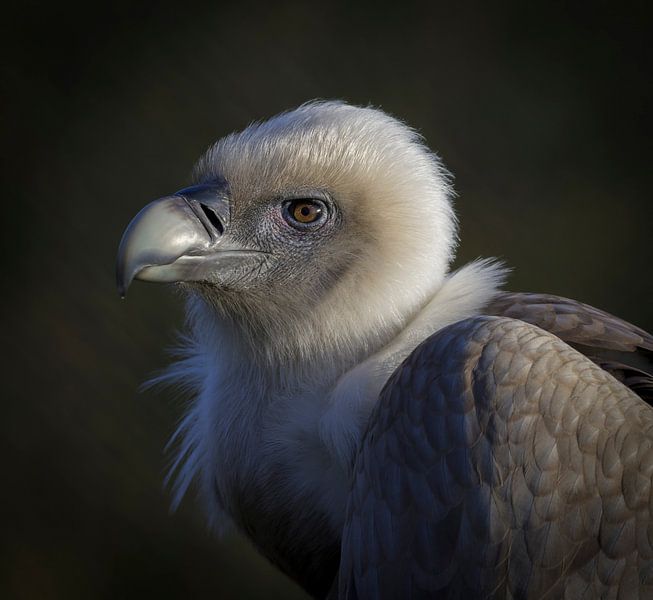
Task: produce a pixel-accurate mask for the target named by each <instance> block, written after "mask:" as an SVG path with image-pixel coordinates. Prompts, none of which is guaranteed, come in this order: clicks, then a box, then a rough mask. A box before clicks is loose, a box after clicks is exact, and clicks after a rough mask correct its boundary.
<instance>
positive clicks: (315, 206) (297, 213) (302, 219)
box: [286, 199, 325, 226]
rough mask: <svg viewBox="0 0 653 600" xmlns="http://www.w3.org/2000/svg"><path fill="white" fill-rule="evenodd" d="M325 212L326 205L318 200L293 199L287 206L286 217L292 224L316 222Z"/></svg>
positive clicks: (300, 224)
mask: <svg viewBox="0 0 653 600" xmlns="http://www.w3.org/2000/svg"><path fill="white" fill-rule="evenodd" d="M324 214H325V209H324V205H323V204H322V202H319V201H318V200H311V199H301V200H292V201H291V202H290V203H289V204H288V205H287V208H286V215H287V217H286V218H287V220H288V221H289V222H290V224H291V225H299V226H302V225H311V224H315V223H317V222H318V221H320V220H321V218H322V217H323V216H324Z"/></svg>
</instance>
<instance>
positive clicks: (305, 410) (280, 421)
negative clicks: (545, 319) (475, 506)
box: [158, 261, 505, 520]
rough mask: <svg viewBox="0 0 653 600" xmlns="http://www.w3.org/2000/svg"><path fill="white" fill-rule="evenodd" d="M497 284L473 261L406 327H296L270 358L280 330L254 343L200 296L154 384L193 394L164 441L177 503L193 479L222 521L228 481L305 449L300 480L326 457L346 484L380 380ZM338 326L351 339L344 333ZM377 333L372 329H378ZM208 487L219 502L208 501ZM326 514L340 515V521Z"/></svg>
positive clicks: (476, 307)
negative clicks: (171, 456) (170, 446)
mask: <svg viewBox="0 0 653 600" xmlns="http://www.w3.org/2000/svg"><path fill="white" fill-rule="evenodd" d="M504 276H505V270H504V269H502V268H501V267H500V266H497V265H495V264H492V263H489V262H487V261H486V262H477V263H472V264H471V265H467V266H466V267H464V268H463V269H461V270H459V271H457V272H455V273H452V274H450V275H448V276H447V277H446V278H445V279H444V282H443V283H442V284H441V285H440V287H439V288H438V289H437V290H436V291H435V292H434V293H433V294H432V295H431V297H430V298H429V299H428V300H427V301H426V302H424V303H423V304H422V306H421V307H418V308H417V310H415V311H413V313H412V318H410V320H408V321H407V322H406V320H404V321H403V322H397V321H395V322H393V321H392V319H391V318H386V319H385V322H386V323H393V326H392V327H390V328H388V332H386V334H385V335H381V334H380V333H375V335H374V336H373V339H372V340H371V341H370V340H369V339H368V340H367V341H365V340H361V339H360V338H361V336H359V335H356V329H355V328H352V329H353V330H354V331H353V334H354V335H349V337H347V336H343V337H340V338H338V337H336V336H334V335H333V332H332V333H331V334H327V333H325V332H324V328H325V327H326V326H328V325H329V322H328V320H324V321H320V320H319V319H318V320H316V321H317V323H318V324H319V323H324V325H321V326H319V325H315V324H313V325H311V329H310V333H309V334H308V335H307V332H306V330H303V331H301V332H300V331H297V330H292V329H291V330H290V331H288V330H286V331H285V333H286V334H290V335H288V336H287V337H286V338H285V339H287V340H288V339H291V340H292V339H293V338H295V339H296V340H297V339H298V340H301V341H300V342H297V341H296V342H295V344H296V345H295V346H294V350H293V349H292V348H291V347H290V346H287V347H286V349H285V350H284V351H282V352H277V353H274V352H273V346H272V340H273V339H274V338H275V337H276V336H277V335H281V333H282V332H281V331H278V332H277V330H275V329H274V328H272V325H270V329H265V331H266V335H265V336H263V337H261V336H260V335H259V336H256V335H255V329H256V328H251V326H250V325H249V324H247V326H246V327H244V326H243V325H242V323H239V322H238V321H237V320H236V321H234V320H230V319H226V318H224V316H223V315H222V316H221V315H220V314H219V313H216V311H214V310H211V309H210V307H207V305H206V304H205V302H203V301H201V300H199V299H198V298H195V299H191V301H190V302H189V305H188V318H189V326H190V335H189V337H188V338H186V340H185V341H186V344H185V345H184V346H183V347H182V349H181V360H180V361H179V362H177V363H176V364H174V365H173V366H172V367H171V368H170V369H169V370H168V372H167V373H166V374H165V375H164V376H163V377H161V378H159V379H158V381H164V382H165V381H172V382H173V383H175V384H177V385H179V384H181V386H182V387H184V388H187V389H190V390H192V391H194V393H195V394H196V399H195V401H194V403H193V404H192V405H191V409H190V410H189V412H188V413H187V415H186V417H185V418H184V421H183V422H182V424H181V426H180V428H179V430H178V432H177V433H176V434H175V436H174V438H173V442H174V441H175V440H177V441H178V442H179V451H178V458H177V461H176V462H175V464H174V465H173V470H175V469H177V470H178V472H177V483H176V496H175V501H176V502H178V501H179V500H181V497H182V496H183V495H184V493H185V491H186V490H187V488H188V486H189V485H190V483H191V481H192V480H193V479H194V478H196V477H199V479H200V480H201V481H200V484H201V487H202V488H204V494H203V495H204V496H206V497H209V498H211V500H209V502H210V503H212V506H211V510H210V512H209V514H210V515H212V516H213V517H214V520H215V519H217V518H219V517H221V516H223V515H222V514H221V513H220V512H219V511H216V506H218V507H223V508H226V509H227V511H228V512H231V509H230V507H228V506H225V504H228V502H227V498H226V497H224V496H226V495H227V491H226V490H227V488H230V487H233V485H235V483H234V482H235V480H237V479H238V478H239V477H242V478H243V479H247V478H253V477H255V476H256V473H258V472H259V471H260V469H261V468H265V467H264V465H265V463H266V461H268V462H269V461H271V460H274V461H278V460H282V459H281V458H280V456H281V455H282V454H284V453H285V456H286V457H288V456H290V455H292V453H293V452H294V451H295V450H296V449H297V448H302V449H304V448H307V447H308V448H310V451H308V452H306V451H304V454H303V455H302V456H304V457H305V458H306V459H307V460H306V461H305V462H306V464H304V465H300V464H299V463H298V462H297V460H296V459H295V458H291V459H288V460H291V462H293V464H294V468H295V469H296V471H297V473H298V476H299V477H300V478H301V477H304V478H308V479H311V480H315V481H319V480H320V478H321V477H322V473H321V472H317V471H316V472H315V473H313V476H311V473H310V471H311V469H309V467H308V466H307V465H310V466H311V468H313V467H315V466H316V465H317V464H326V463H329V461H333V465H334V466H333V469H332V474H333V476H334V477H335V478H336V479H338V480H341V484H342V486H344V485H346V481H347V473H348V471H349V469H350V467H351V465H352V462H353V457H354V456H355V452H356V448H357V447H358V444H359V442H360V438H361V436H362V434H363V432H364V428H365V426H366V423H367V420H368V418H369V414H370V412H371V410H372V408H373V406H374V404H375V403H376V401H377V399H378V396H379V393H380V390H381V388H382V386H383V384H384V383H385V382H386V381H387V379H388V377H389V376H390V375H391V374H392V372H393V371H394V370H395V369H396V368H397V366H398V365H399V364H400V363H401V361H402V360H404V358H406V356H408V354H409V353H410V352H411V351H412V350H413V349H414V348H415V347H416V346H417V345H418V344H419V343H420V342H421V341H423V340H424V339H426V338H427V337H429V336H430V335H432V334H433V333H435V332H436V331H438V330H439V329H441V328H442V327H445V326H446V325H449V324H450V323H453V322H455V321H458V320H460V319H463V318H466V317H469V316H472V315H474V314H477V313H478V312H479V311H480V310H481V309H482V307H483V306H484V305H485V304H487V303H488V302H489V300H490V299H491V298H492V297H493V296H494V295H495V294H496V293H497V291H498V287H499V285H500V284H501V283H502V280H503V278H504ZM335 314H336V315H338V314H339V313H337V312H336V313H335ZM380 322H383V319H381V320H380ZM248 327H249V329H248ZM339 329H340V330H341V331H343V330H344V332H345V333H350V334H351V331H349V329H348V328H342V327H340V328H339ZM259 331H260V329H259ZM376 331H381V327H380V325H379V322H377V327H376ZM271 332H272V333H274V335H271V334H270V333H271ZM262 436H263V437H265V436H268V437H267V438H266V439H262ZM275 452H276V455H274V456H273V454H274V453H275ZM318 455H319V456H318ZM283 460H285V459H283ZM325 461H326V463H325ZM261 465H263V466H261ZM202 481H203V482H204V483H202ZM330 483H333V482H330ZM297 485H304V487H306V486H307V485H308V487H311V485H312V484H306V483H304V484H302V483H301V482H299V481H298V482H297ZM216 488H217V489H218V490H219V494H222V495H223V497H221V498H216V497H215V494H216V492H215V490H216ZM341 492H342V494H341V495H344V491H343V490H341ZM338 493H340V492H338ZM338 510H339V509H338ZM333 517H334V519H336V520H337V519H341V518H342V514H340V513H338V514H334V515H333Z"/></svg>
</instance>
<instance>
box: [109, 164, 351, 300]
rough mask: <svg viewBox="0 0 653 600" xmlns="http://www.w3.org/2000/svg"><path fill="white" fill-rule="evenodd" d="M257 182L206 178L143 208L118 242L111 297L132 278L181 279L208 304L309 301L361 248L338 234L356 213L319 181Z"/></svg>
mask: <svg viewBox="0 0 653 600" xmlns="http://www.w3.org/2000/svg"><path fill="white" fill-rule="evenodd" d="M260 187H261V186H256V188H258V189H253V188H252V186H250V185H243V186H239V185H238V181H235V182H234V183H233V184H231V185H230V183H229V182H228V181H227V180H226V179H225V178H224V177H213V178H212V179H210V180H208V181H204V182H202V183H199V184H197V185H194V186H191V187H188V188H185V189H182V190H180V191H178V192H176V193H175V194H173V195H172V196H169V197H165V198H162V199H160V200H156V201H154V202H152V203H150V204H149V205H147V206H146V207H145V208H144V209H143V210H142V211H141V212H140V213H139V214H138V215H137V216H136V217H135V218H134V220H133V221H132V222H131V223H130V225H129V227H128V228H127V230H126V232H125V234H124V236H123V240H122V242H121V246H120V251H119V258H118V287H119V290H120V291H121V293H122V294H123V295H124V293H125V292H126V290H127V287H128V286H129V284H130V283H131V281H132V279H141V280H144V281H158V282H182V283H185V284H187V286H188V287H189V288H191V289H194V290H196V291H198V292H200V293H201V294H203V295H204V296H207V297H208V298H209V299H210V300H212V302H213V303H220V302H221V300H223V299H227V298H228V299H229V300H230V301H233V299H234V298H235V297H240V298H242V299H243V300H250V301H251V300H252V299H261V300H264V301H266V302H267V303H269V304H273V303H275V301H283V302H284V303H285V304H286V305H292V304H293V299H294V298H295V299H297V298H301V302H302V303H304V305H306V304H307V303H308V304H310V303H312V302H318V301H319V296H320V295H321V294H323V293H325V292H326V291H327V290H328V289H329V287H330V286H331V285H332V284H333V283H334V282H335V281H336V280H337V279H338V276H339V274H340V273H341V272H342V271H343V270H345V269H346V268H347V266H348V264H349V263H350V262H351V261H352V260H353V258H354V257H356V256H357V255H358V253H359V252H361V251H362V250H363V249H362V247H361V246H362V243H361V242H363V240H362V239H360V238H357V237H355V236H349V235H347V232H348V230H350V229H351V227H347V225H348V220H351V221H353V222H356V220H357V219H356V216H355V215H346V214H345V213H346V212H347V211H346V210H344V209H343V205H342V203H341V202H340V201H339V197H338V191H337V190H334V189H330V188H328V187H325V186H320V187H310V186H307V185H306V184H303V183H302V184H300V183H299V182H295V181H293V180H292V179H291V180H290V181H286V182H285V185H284V187H283V189H275V190H269V189H267V188H265V186H264V189H263V190H262V189H260Z"/></svg>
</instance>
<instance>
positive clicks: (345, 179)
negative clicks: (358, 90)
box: [117, 103, 455, 329]
mask: <svg viewBox="0 0 653 600" xmlns="http://www.w3.org/2000/svg"><path fill="white" fill-rule="evenodd" d="M195 181H196V184H195V185H193V186H191V187H189V188H185V189H182V190H180V191H179V192H176V193H175V194H173V195H172V196H168V197H165V198H162V199H160V200H157V201H155V202H153V203H151V204H149V205H148V206H146V207H145V208H144V209H143V210H142V211H141V212H140V213H139V214H138V215H137V216H136V217H135V218H134V220H133V221H132V222H131V223H130V225H129V227H128V228H127V230H126V231H125V234H124V236H123V239H122V242H121V245H120V250H119V255H118V267H117V278H118V287H119V290H120V292H121V293H122V294H123V295H124V293H125V292H126V290H127V287H128V286H129V284H130V283H131V281H132V280H133V279H141V280H146V281H162V282H181V283H183V284H184V286H185V287H186V288H188V289H190V290H192V291H194V292H196V293H198V294H200V295H201V296H203V297H204V298H205V299H207V300H208V301H209V303H210V304H211V305H214V306H216V307H222V308H224V307H225V306H226V307H228V308H231V309H234V310H235V311H236V312H238V310H239V308H242V309H243V311H245V312H247V315H246V317H247V319H251V318H252V315H256V316H257V317H258V316H261V315H267V320H268V321H279V322H281V321H284V320H285V321H288V322H289V323H291V322H292V323H296V322H298V321H299V322H301V321H302V319H308V318H317V317H315V315H316V314H317V313H318V312H319V311H318V308H320V307H322V308H323V307H324V306H325V305H329V310H328V311H327V310H326V309H325V310H322V312H321V313H320V314H321V315H325V314H327V312H328V314H329V315H330V317H329V318H336V317H337V318H339V319H340V320H341V321H342V322H343V323H344V322H345V321H346V320H347V318H346V317H347V315H349V317H350V318H349V321H350V322H351V323H352V324H354V323H355V324H356V326H359V324H360V323H361V322H362V321H363V320H365V319H366V318H368V316H369V315H374V318H377V319H387V318H389V316H388V314H389V313H390V312H392V313H397V314H400V312H401V310H403V305H402V304H401V302H404V304H406V303H413V304H415V303H417V302H419V301H420V299H421V297H420V294H421V293H422V291H425V292H428V288H429V287H431V288H432V287H433V285H435V284H437V283H438V282H439V281H440V280H441V278H442V277H443V276H444V273H445V271H446V268H447V264H448V261H449V259H450V257H451V251H452V247H453V238H454V235H455V224H454V218H453V214H452V211H451V207H450V204H449V201H448V197H447V192H448V188H447V184H446V181H445V180H444V179H443V177H442V170H441V168H440V166H439V163H438V162H437V160H436V159H435V158H434V157H433V155H432V154H430V153H429V152H428V150H426V149H425V148H424V147H423V146H422V145H421V144H420V143H419V141H418V140H417V139H416V137H415V135H414V134H413V133H412V132H411V131H410V130H409V129H408V128H407V127H405V126H404V125H403V124H401V123H399V122H398V121H396V120H394V119H392V118H391V117H388V116H387V115H385V114H384V113H381V112H380V111H376V110H373V109H361V108H357V107H351V106H347V105H344V104H340V103H325V104H314V105H308V106H304V107H300V108H299V109H297V110H296V111H293V112H290V113H286V114H283V115H280V116H277V117H275V118H273V119H271V120H270V121H267V122H264V123H261V124H255V125H252V126H250V127H249V128H248V129H246V130H245V131H243V132H241V133H239V134H232V135H231V136H228V137H226V138H224V139H223V140H221V141H220V142H218V143H217V144H216V145H215V146H214V147H213V148H212V149H211V150H209V152H208V153H207V154H206V155H205V156H204V157H203V158H202V159H201V161H200V162H199V164H198V166H197V167H196V172H195ZM407 290H409V291H407ZM382 305H383V307H382ZM345 313H347V314H345ZM320 318H322V317H320ZM360 326H361V327H362V325H360ZM344 328H345V329H346V327H344Z"/></svg>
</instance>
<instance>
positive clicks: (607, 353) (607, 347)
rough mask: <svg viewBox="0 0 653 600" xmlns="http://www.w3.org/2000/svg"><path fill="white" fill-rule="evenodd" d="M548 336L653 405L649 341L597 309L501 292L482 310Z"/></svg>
mask: <svg viewBox="0 0 653 600" xmlns="http://www.w3.org/2000/svg"><path fill="white" fill-rule="evenodd" d="M484 313H486V314H488V315H496V316H499V317H510V318H512V319H519V320H520V321H526V322H527V323H531V324H533V325H537V326H538V327H541V328H542V329H544V330H546V331H549V332H550V333H552V334H553V335H555V336H557V337H559V338H560V339H561V340H563V341H565V342H567V343H568V344H570V345H571V346H573V347H574V348H576V350H578V351H579V352H581V353H583V354H584V355H585V356H587V357H588V358H590V359H591V360H592V361H594V362H595V363H596V364H598V365H599V366H601V367H602V368H603V369H605V370H606V371H608V372H609V373H610V374H611V375H613V376H614V377H616V378H617V379H618V380H619V381H621V382H622V383H624V385H627V386H628V387H630V388H631V389H632V390H633V391H634V392H635V393H636V394H638V395H639V396H640V397H641V398H643V399H644V400H646V402H648V403H649V404H651V405H653V335H651V334H650V333H648V332H646V331H644V330H643V329H640V328H639V327H635V325H631V324H630V323H628V322H626V321H624V320H622V319H619V318H618V317H615V316H614V315H611V314H609V313H606V312H604V311H602V310H599V309H598V308H594V307H593V306H589V305H587V304H583V303H582V302H577V301H576V300H570V299H568V298H561V297H560V296H552V295H550V294H528V293H513V292H506V293H502V294H499V295H498V296H497V297H496V298H495V299H494V300H493V301H492V302H491V303H490V304H489V305H488V306H487V308H486V310H484Z"/></svg>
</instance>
